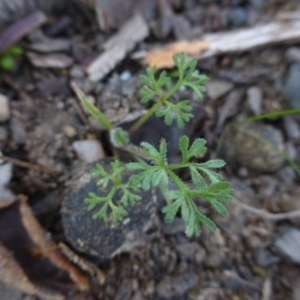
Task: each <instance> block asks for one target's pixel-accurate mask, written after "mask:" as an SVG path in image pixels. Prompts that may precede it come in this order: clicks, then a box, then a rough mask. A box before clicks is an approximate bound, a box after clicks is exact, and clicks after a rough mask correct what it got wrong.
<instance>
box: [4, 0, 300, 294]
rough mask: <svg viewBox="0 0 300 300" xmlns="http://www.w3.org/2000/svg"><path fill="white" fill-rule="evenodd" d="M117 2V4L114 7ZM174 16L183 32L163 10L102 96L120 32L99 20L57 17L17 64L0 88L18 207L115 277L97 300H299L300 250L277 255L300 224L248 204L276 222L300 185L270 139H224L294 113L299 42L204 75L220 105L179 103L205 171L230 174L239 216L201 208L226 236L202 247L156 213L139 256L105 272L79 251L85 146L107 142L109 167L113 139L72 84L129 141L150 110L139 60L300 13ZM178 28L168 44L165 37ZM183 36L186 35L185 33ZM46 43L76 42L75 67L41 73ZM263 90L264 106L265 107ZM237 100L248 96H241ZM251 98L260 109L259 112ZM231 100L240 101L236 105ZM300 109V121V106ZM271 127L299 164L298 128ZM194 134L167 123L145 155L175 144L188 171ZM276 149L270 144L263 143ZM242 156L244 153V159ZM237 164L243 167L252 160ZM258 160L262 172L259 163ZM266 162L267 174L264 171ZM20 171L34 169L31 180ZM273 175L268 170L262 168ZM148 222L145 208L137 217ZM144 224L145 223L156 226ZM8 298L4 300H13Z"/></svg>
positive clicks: (208, 10) (282, 121)
mask: <svg viewBox="0 0 300 300" xmlns="http://www.w3.org/2000/svg"><path fill="white" fill-rule="evenodd" d="M117 2H118V1H114V3H115V7H117ZM133 2H134V1H133ZM157 2H159V3H163V2H164V1H157ZM170 2H172V11H173V12H174V14H176V17H177V18H176V22H179V21H178V18H179V19H180V22H182V23H176V22H175V23H170V20H169V19H167V16H166V14H164V13H162V12H161V11H160V10H159V9H158V8H157V7H156V9H153V11H151V13H150V12H149V15H148V16H147V22H148V24H149V26H150V30H151V32H150V35H149V36H148V38H147V39H146V40H144V41H142V42H139V43H138V44H137V46H136V48H135V49H134V51H132V52H131V53H129V54H127V56H126V57H125V59H124V60H123V61H122V62H121V63H119V64H118V65H117V66H116V67H115V68H114V69H113V71H111V72H110V73H109V74H108V75H107V76H106V77H105V78H104V79H103V80H101V81H98V82H96V83H95V82H91V81H89V79H88V77H87V75H86V73H85V67H86V66H87V65H88V63H89V62H91V61H92V60H93V59H94V58H95V57H96V56H97V54H99V53H100V52H101V51H102V45H103V44H104V42H105V41H106V40H107V39H108V38H109V37H111V36H112V35H113V34H114V33H115V32H116V31H118V29H119V28H121V27H122V25H119V24H118V26H119V27H117V28H108V31H107V32H103V31H100V30H99V29H98V25H97V22H96V18H95V16H94V13H93V11H92V10H91V9H90V8H84V9H81V6H80V5H68V6H67V7H65V8H59V9H58V10H56V11H54V12H53V13H52V14H51V15H50V14H49V16H50V19H49V20H50V21H49V22H48V23H47V24H46V25H44V26H42V27H41V28H39V29H38V30H36V31H34V32H32V33H31V34H29V36H27V37H26V38H25V39H24V40H22V41H20V45H21V46H22V47H23V48H24V51H25V55H24V56H22V57H20V58H17V59H16V66H15V68H14V70H13V71H12V72H4V71H3V72H2V71H1V74H0V94H2V95H5V96H6V97H7V98H8V99H9V108H10V111H9V116H8V118H7V120H5V121H4V122H1V123H0V150H1V152H2V154H3V155H4V156H5V157H9V158H12V159H15V160H14V161H13V173H12V178H11V179H10V181H9V184H8V185H6V187H7V188H8V189H9V190H10V191H11V192H13V193H14V194H15V195H17V194H24V195H26V196H27V197H28V201H29V204H30V205H31V207H32V210H33V212H34V213H35V215H36V217H37V219H38V220H39V221H40V223H41V224H42V226H43V227H44V228H45V229H46V230H47V231H48V232H50V233H51V235H52V237H53V240H54V241H55V242H57V243H58V242H63V243H66V244H67V245H69V246H70V247H71V248H72V249H73V250H74V251H75V252H77V253H78V254H79V255H81V256H82V257H85V258H87V259H88V260H90V261H91V262H92V263H94V264H96V265H97V266H98V267H99V268H100V269H101V270H102V271H103V272H104V275H105V283H104V284H103V285H102V286H101V287H100V288H99V287H98V288H97V293H96V294H95V292H94V293H93V295H94V299H107V300H109V299H115V300H130V299H132V300H143V299H145V300H150V299H151V300H153V299H155V300H159V299H172V300H181V299H182V300H200V299H205V300H206V299H224V300H225V299H243V300H244V299H245V300H246V299H263V300H268V299H274V300H287V299H294V300H297V299H300V298H299V294H300V292H299V290H300V275H299V261H300V259H299V261H297V257H298V258H299V253H300V251H299V250H300V246H299V242H297V241H295V240H293V239H292V240H288V242H286V243H285V248H282V247H278V246H276V245H278V241H280V240H281V239H282V238H283V237H284V234H286V232H289V230H291V229H293V230H295V229H296V230H300V222H299V217H298V218H282V219H280V220H272V219H271V218H269V217H268V216H263V215H260V214H256V213H253V212H251V211H249V210H247V209H245V207H243V206H241V205H239V204H238V203H237V202H241V203H243V204H244V205H247V206H248V207H249V206H250V207H254V208H257V209H263V210H267V211H269V212H271V213H283V212H290V211H294V210H297V209H300V204H299V203H300V202H299V201H300V199H299V195H300V188H299V183H300V178H299V174H297V172H296V171H295V168H293V165H291V164H290V163H288V162H287V161H286V160H285V159H284V158H282V155H279V156H278V152H276V151H275V152H274V151H273V150H274V149H273V148H274V147H273V148H272V147H269V150H268V149H265V148H264V149H263V150H261V148H260V147H265V146H266V145H265V144H264V143H261V141H260V140H259V139H256V142H255V139H253V136H251V142H249V141H248V142H247V136H246V135H244V136H243V134H242V133H239V134H238V135H239V136H241V135H242V136H243V139H240V140H238V141H237V140H236V136H237V135H230V134H228V131H230V130H226V128H227V126H228V125H229V124H233V121H237V120H241V119H243V118H245V117H247V116H253V115H255V114H257V112H258V114H262V113H270V112H276V111H281V110H283V109H288V108H290V103H289V102H288V98H287V97H286V93H285V92H284V85H285V82H286V78H287V76H288V70H289V68H290V66H291V65H292V64H294V63H296V61H295V58H293V60H292V61H291V60H290V58H289V57H290V56H289V57H288V54H287V53H289V51H291V50H290V49H291V48H293V49H294V48H295V49H296V50H297V49H298V51H299V52H298V54H299V53H300V44H297V43H296V42H294V43H293V44H292V45H275V46H272V47H266V48H263V49H257V50H253V51H249V52H246V53H239V54H232V55H223V56H219V57H214V58H210V59H207V60H205V61H199V62H198V67H199V70H200V71H201V72H203V73H205V74H206V75H208V76H209V77H210V80H211V83H215V85H214V88H213V92H212V93H211V94H210V93H209V91H208V94H207V95H206V96H205V98H204V100H203V101H202V102H199V101H198V100H195V95H193V94H192V93H191V92H189V91H187V90H181V91H180V92H179V93H178V96H177V97H178V99H190V100H191V101H192V104H193V106H194V107H195V115H196V116H197V117H196V118H195V121H194V122H192V123H191V124H189V126H188V127H187V129H186V130H185V132H184V133H185V134H188V135H189V136H190V137H191V138H195V137H203V138H205V139H206V140H207V147H208V149H209V150H208V154H207V157H205V158H214V157H220V156H221V157H223V158H224V159H225V160H226V161H227V166H226V168H224V170H223V171H222V174H223V175H224V176H225V178H226V179H227V180H228V181H230V182H231V183H232V186H233V188H234V199H235V200H234V202H233V203H231V204H229V205H228V210H229V212H230V216H229V217H220V216H218V215H217V214H214V213H213V212H212V211H211V209H210V208H209V207H208V206H207V205H206V204H203V203H199V205H201V210H202V211H203V212H204V213H206V214H207V215H208V216H210V217H211V218H212V219H213V220H214V221H215V222H216V224H217V226H218V228H219V230H218V231H217V232H215V233H211V232H209V231H207V230H205V229H203V232H202V234H201V236H200V237H198V238H191V239H189V238H187V237H186V236H185V233H184V229H185V228H184V225H183V224H182V222H181V220H180V219H177V218H176V219H175V221H174V222H173V223H172V224H165V223H164V221H163V216H162V215H161V214H160V213H159V210H158V211H157V213H156V219H155V221H153V222H152V223H151V226H148V227H147V229H145V230H143V234H142V235H139V236H138V238H137V239H138V240H135V243H134V245H132V247H127V248H126V249H123V250H122V251H120V252H119V253H117V254H116V255H114V256H113V257H110V258H106V259H105V260H103V259H101V260H99V259H98V258H99V257H98V258H97V259H95V257H94V256H93V255H90V253H91V252H92V250H91V249H89V250H84V249H77V248H76V245H75V247H74V243H72V242H70V240H69V239H68V236H67V234H66V232H65V231H64V226H63V224H62V223H63V222H62V219H63V217H62V213H63V211H64V210H63V209H62V210H61V202H62V199H63V197H64V196H63V195H64V192H65V191H66V190H68V189H70V188H72V182H73V183H74V178H77V177H78V173H79V172H81V171H82V169H85V168H86V167H87V163H85V162H83V161H82V160H81V159H80V158H79V156H78V153H77V152H76V151H75V150H74V146H73V143H74V142H75V141H80V140H97V141H98V142H100V144H101V145H102V148H103V153H102V156H103V157H109V156H111V154H112V153H111V149H110V146H109V145H108V143H107V133H106V132H105V131H104V130H103V129H102V128H101V127H100V126H99V125H97V124H96V123H94V122H93V121H91V120H90V119H89V116H88V115H87V114H86V113H85V112H84V111H83V110H82V108H81V107H80V105H79V102H78V100H77V99H76V97H75V95H74V94H73V92H72V90H71V88H70V82H71V81H74V82H76V83H77V84H78V85H79V86H80V87H81V88H82V89H83V91H84V92H85V93H86V94H87V95H88V96H89V97H90V99H91V100H92V101H93V102H94V103H95V105H96V106H98V107H99V108H101V109H102V110H103V111H104V113H106V115H107V116H108V117H109V118H110V119H111V120H112V121H113V122H114V123H115V124H116V123H121V124H122V126H124V127H128V126H129V125H128V121H127V119H128V116H129V117H130V118H131V119H134V116H135V115H141V114H142V113H143V112H144V110H145V109H147V108H148V107H146V106H143V105H141V104H140V103H139V101H138V100H139V99H140V96H139V92H138V91H139V88H140V87H141V83H140V82H139V81H138V76H139V75H140V74H143V73H144V72H145V69H144V67H143V66H142V65H140V64H139V63H138V62H137V61H136V60H133V59H132V58H131V54H132V53H133V52H137V51H140V50H146V49H151V48H153V47H154V46H155V47H160V46H162V45H165V44H166V43H167V42H170V41H175V40H176V39H179V38H182V37H183V36H184V37H186V38H191V37H196V36H198V35H199V34H200V35H201V33H208V32H218V31H230V30H234V29H237V28H246V27H250V26H254V25H255V24H257V23H262V22H268V21H271V20H273V19H274V17H275V15H276V14H277V13H279V12H283V11H289V10H293V9H296V8H297V5H298V4H297V3H296V1H293V0H291V1H280V0H277V1H275V0H269V1H267V0H265V1H264V0H261V1H236V0H220V1H193V0H189V1H170ZM298 9H299V7H298ZM109 14H111V15H112V19H114V18H117V16H115V15H114V9H111V10H108V17H109ZM65 18H68V19H69V20H71V21H70V23H69V25H65V26H64V25H63V24H64V23H63V22H62V20H64V19H65ZM166 24H169V25H168V26H169V27H170V30H166V27H164V26H165V25H166ZM178 24H181V25H182V24H185V25H184V26H189V27H188V28H189V29H188V30H186V31H180V32H179V30H178V28H179V27H180V26H179V25H178ZM114 26H115V27H116V24H114ZM168 26H167V27H168ZM176 26H177V27H176ZM184 26H183V25H182V26H181V27H180V28H186V27H184ZM57 28H60V29H59V30H58V29H57ZM176 28H177V29H176ZM188 33H189V35H190V36H187V35H188ZM258 35H259V33H258ZM41 36H42V37H47V38H52V39H58V38H59V39H63V40H65V42H66V43H67V44H68V45H69V46H68V47H66V49H65V50H62V51H58V52H59V53H60V54H63V55H64V57H65V62H71V63H70V64H69V63H68V64H67V65H68V66H66V67H61V68H43V67H36V66H33V65H32V63H31V61H30V59H29V57H28V56H26V53H28V52H29V51H31V50H29V49H31V48H32V45H33V44H34V43H35V42H36V41H37V40H39V39H40V37H41ZM50 52H51V53H50V54H53V53H54V52H55V51H50ZM299 56H300V54H299ZM298 58H299V57H298ZM60 59H61V60H64V58H60ZM299 62H300V58H299V60H298V63H299ZM299 76H300V75H299ZM299 78H300V77H299ZM222 82H223V83H224V82H225V83H230V85H229V87H230V88H229V89H227V90H226V89H225V90H222ZM253 88H254V90H255V89H256V91H257V90H258V91H259V92H258V93H256V94H255V92H253ZM218 89H220V90H218ZM250 89H252V91H249V90H250ZM208 90H209V89H208ZM237 90H238V91H239V92H238V93H234V94H232V93H233V92H234V91H237ZM219 91H220V92H219ZM222 91H223V92H222ZM224 91H225V92H224ZM212 94H213V95H218V96H217V97H215V96H212ZM253 94H254V95H256V96H254V98H255V99H252V100H251V99H249V98H250V96H251V95H253ZM257 95H258V96H257ZM259 95H261V96H259ZM233 97H239V98H238V99H234V100H232V98H233ZM230 99H231V100H230ZM230 101H231V102H230ZM230 103H235V105H234V109H229V110H228V109H224V107H225V108H226V106H228V105H229V106H230ZM253 103H254V104H253ZM293 105H294V104H293ZM298 105H299V106H298V108H299V107H300V104H299V102H298ZM0 112H1V108H0ZM125 120H126V121H125ZM264 127H268V133H267V135H268V136H271V135H272V132H273V131H275V132H276V133H274V134H275V135H276V138H272V137H270V141H269V142H271V143H272V141H274V140H275V141H276V143H281V144H282V145H281V144H280V147H279V148H280V149H282V148H281V146H282V147H284V149H285V151H286V153H288V155H289V157H290V158H292V159H293V161H294V162H295V163H300V118H299V115H298V116H297V115H289V116H285V117H284V118H279V117H277V118H273V119H268V120H264V121H261V122H260V123H257V124H255V128H256V131H257V132H262V131H263V128H264ZM270 128H271V129H270ZM182 133H183V132H182V131H181V130H178V129H177V127H176V125H174V126H172V127H171V128H169V129H166V128H165V127H163V125H162V124H161V123H160V122H159V121H158V122H157V123H155V124H152V125H150V124H149V125H148V126H146V127H144V129H143V130H140V132H138V136H137V137H136V138H135V140H134V142H135V143H139V142H140V141H143V140H147V141H149V140H150V141H152V142H153V143H155V142H157V141H158V140H159V138H160V136H159V135H160V134H163V135H164V136H165V137H166V139H167V140H168V141H169V143H170V147H172V150H171V154H172V160H173V161H176V159H177V157H178V153H177V151H176V141H177V140H178V137H179V136H180V135H182ZM278 135H280V137H279V138H277V137H278ZM245 139H246V141H245ZM249 139H250V138H249ZM264 139H268V137H266V136H264ZM224 143H225V147H224V146H223V145H224ZM244 144H246V145H247V146H246V148H243V149H241V148H242V147H243V145H244ZM262 144H263V145H262ZM232 147H236V148H237V149H239V151H234V149H233V151H232V153H234V155H232V153H228V152H230V149H232ZM228 149H229V150H228ZM268 151H271V152H268ZM272 151H273V152H272ZM237 153H242V156H238V154H237ZM262 153H263V154H262ZM260 155H262V157H261V156H260ZM264 156H266V158H264ZM255 157H258V159H257V160H256V161H255V162H254V161H253V158H255ZM267 158H270V159H267ZM271 158H272V159H273V161H272V160H271ZM274 160H275V161H276V163H274ZM257 161H258V162H259V163H258V164H259V166H258V167H257V168H256V167H255V164H257ZM278 161H279V162H278ZM20 162H28V163H29V165H28V166H27V167H25V168H24V166H22V165H20ZM264 162H265V163H266V165H262V164H263V163H264ZM0 175H1V174H0ZM181 175H182V176H183V177H184V178H185V179H186V180H188V174H181ZM1 176H2V175H1ZM3 176H6V174H4V175H3ZM4 182H5V179H4ZM0 185H1V181H0ZM0 190H1V186H0ZM68 191H69V190H68ZM73 192H74V191H73ZM148 196H149V195H147V197H148ZM147 197H145V198H147ZM64 205H65V204H64ZM76 205H77V204H76ZM83 207H84V205H83ZM68 209H70V207H68ZM74 209H75V210H76V208H74ZM81 209H83V208H81ZM133 209H134V208H133ZM138 209H142V208H141V207H140V206H139V208H138ZM74 213H75V212H74ZM71 214H72V212H71ZM137 214H138V213H137ZM146 215H147V214H145V216H144V215H143V216H141V218H144V217H145V218H147V216H146ZM138 220H139V218H135V219H134V221H136V222H139V221H138ZM73 221H74V220H73ZM75 221H76V222H77V220H75ZM79 221H82V220H79ZM79 221H78V223H79ZM76 222H75V224H76ZM73 224H74V223H72V226H73ZM139 225H140V224H139ZM74 226H76V225H74ZM78 226H81V228H80V231H84V230H88V231H89V230H90V229H88V226H90V224H89V225H88V226H87V227H86V228H85V226H84V225H82V224H81V225H78ZM65 228H67V227H65ZM67 231H69V228H68V230H67ZM106 242H107V241H105V243H106ZM118 243H119V241H118ZM297 243H298V244H297ZM85 246H86V245H85ZM293 251H294V252H293ZM291 252H293V254H291ZM297 253H298V256H297ZM295 256H296V258H295ZM1 289H2V287H1V288H0V298H1V299H2V296H1V295H2V294H1ZM4 289H5V288H4V287H3V297H5V296H4V295H6V294H9V293H8V292H7V291H4ZM9 295H11V296H7V297H10V298H9V299H11V300H14V299H39V298H35V297H34V296H26V295H20V294H18V293H12V294H9ZM18 297H19V298H18ZM26 297H27V298H26ZM28 297H30V298H28ZM5 299H6V298H5Z"/></svg>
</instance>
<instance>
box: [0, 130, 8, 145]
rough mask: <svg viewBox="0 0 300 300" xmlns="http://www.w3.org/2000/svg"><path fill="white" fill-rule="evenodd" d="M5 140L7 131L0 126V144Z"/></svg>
mask: <svg viewBox="0 0 300 300" xmlns="http://www.w3.org/2000/svg"><path fill="white" fill-rule="evenodd" d="M6 138H7V131H6V129H5V128H4V127H1V126H0V142H4V141H5V140H6Z"/></svg>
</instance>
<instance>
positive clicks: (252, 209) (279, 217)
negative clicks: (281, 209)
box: [234, 199, 300, 221]
mask: <svg viewBox="0 0 300 300" xmlns="http://www.w3.org/2000/svg"><path fill="white" fill-rule="evenodd" d="M234 204H237V205H239V206H240V207H242V208H243V209H245V210H247V211H249V212H251V213H254V214H257V215H260V216H261V217H263V218H265V219H269V220H272V221H282V220H286V219H292V218H300V210H295V211H290V212H286V213H278V214H273V213H270V212H268V211H266V210H264V209H259V208H255V207H252V206H249V205H247V204H244V203H241V202H240V201H238V200H236V199H235V200H234Z"/></svg>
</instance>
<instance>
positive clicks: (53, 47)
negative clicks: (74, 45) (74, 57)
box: [29, 38, 71, 53]
mask: <svg viewBox="0 0 300 300" xmlns="http://www.w3.org/2000/svg"><path fill="white" fill-rule="evenodd" d="M29 47H30V49H32V50H35V51H38V52H43V53H50V52H56V51H66V50H69V49H70V48H71V42H70V40H67V39H49V38H43V39H42V40H40V41H37V42H34V43H32V44H31V45H30V46H29Z"/></svg>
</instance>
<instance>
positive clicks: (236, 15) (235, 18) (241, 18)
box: [228, 7, 248, 27]
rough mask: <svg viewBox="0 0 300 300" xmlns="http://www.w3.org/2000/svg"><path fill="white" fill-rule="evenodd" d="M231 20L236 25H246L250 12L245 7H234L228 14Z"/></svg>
mask: <svg viewBox="0 0 300 300" xmlns="http://www.w3.org/2000/svg"><path fill="white" fill-rule="evenodd" d="M228 18H229V22H230V23H231V24H233V25H234V26H236V27H240V26H245V25H247V22H248V12H247V10H246V9H245V8H243V7H234V8H232V9H231V11H230V12H229V15H228Z"/></svg>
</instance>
